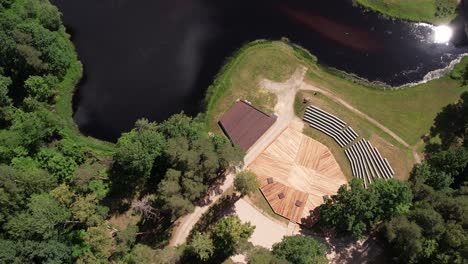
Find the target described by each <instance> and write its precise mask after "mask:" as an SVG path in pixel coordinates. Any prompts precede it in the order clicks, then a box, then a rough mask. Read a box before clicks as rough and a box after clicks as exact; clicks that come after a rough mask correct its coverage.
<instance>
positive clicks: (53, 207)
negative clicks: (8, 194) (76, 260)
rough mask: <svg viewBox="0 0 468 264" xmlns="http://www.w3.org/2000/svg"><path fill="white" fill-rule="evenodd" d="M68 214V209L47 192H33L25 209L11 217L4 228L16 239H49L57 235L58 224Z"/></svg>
mask: <svg viewBox="0 0 468 264" xmlns="http://www.w3.org/2000/svg"><path fill="white" fill-rule="evenodd" d="M70 216H71V214H70V211H69V210H68V209H67V208H65V207H63V206H62V205H61V204H60V203H59V202H57V201H56V200H55V199H54V198H53V197H52V196H50V195H49V194H47V193H43V194H34V195H33V196H31V199H30V200H29V203H28V205H27V210H26V211H23V212H20V213H18V214H17V215H16V216H15V217H12V218H11V219H10V220H9V221H8V223H6V224H5V229H6V230H7V231H8V234H9V235H10V236H11V237H12V238H16V239H28V238H40V239H49V238H53V237H56V236H57V235H58V233H59V231H60V230H59V229H57V228H58V227H59V226H58V224H64V223H65V222H66V221H68V220H69V219H70Z"/></svg>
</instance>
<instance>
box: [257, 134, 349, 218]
mask: <svg viewBox="0 0 468 264" xmlns="http://www.w3.org/2000/svg"><path fill="white" fill-rule="evenodd" d="M249 169H250V170H252V171H253V172H254V173H255V174H256V175H257V176H258V177H259V181H260V190H261V191H262V193H263V195H264V196H265V198H266V199H267V201H268V203H269V204H270V206H271V207H272V209H273V211H275V213H277V214H279V215H281V216H283V217H285V218H287V219H290V220H291V221H293V222H297V223H300V222H301V219H302V218H305V217H307V216H308V215H309V214H310V211H312V210H313V209H315V208H316V207H317V206H319V205H321V204H322V203H323V196H324V195H333V194H335V193H336V192H337V190H338V188H339V187H340V186H341V185H343V184H346V183H347V180H346V177H345V176H344V174H343V173H342V171H341V169H340V167H339V165H338V163H337V162H336V160H335V158H334V157H333V155H332V153H331V152H330V151H329V150H328V148H327V147H326V146H324V145H323V144H321V143H320V142H318V141H315V140H313V139H311V138H309V137H307V136H305V135H303V134H302V133H301V132H299V131H297V130H296V129H294V128H287V129H286V130H285V131H284V132H283V133H282V134H281V135H280V136H279V137H278V138H277V139H276V140H275V141H274V142H273V143H272V144H271V145H270V146H269V147H268V148H267V149H266V150H265V151H264V152H263V153H262V154H261V155H260V156H259V157H258V158H257V159H256V160H255V161H254V162H253V163H252V164H251V165H250V166H249ZM268 178H273V183H272V184H268V183H267V179H268ZM280 193H283V194H284V195H285V197H284V198H283V199H279V197H278V195H279V194H280ZM296 201H299V202H301V203H302V205H301V206H299V207H298V206H296Z"/></svg>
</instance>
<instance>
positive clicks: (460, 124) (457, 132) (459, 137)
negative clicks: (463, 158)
mask: <svg viewBox="0 0 468 264" xmlns="http://www.w3.org/2000/svg"><path fill="white" fill-rule="evenodd" d="M467 124H468V92H464V93H463V94H462V95H461V96H460V100H459V101H458V102H457V103H455V104H450V105H448V106H446V107H444V108H443V109H442V111H441V112H440V113H439V114H437V117H436V118H435V120H434V126H433V127H432V128H431V136H432V137H436V136H438V137H439V138H440V140H441V145H440V147H441V148H442V149H444V150H447V149H449V148H450V147H451V146H460V145H464V146H467V145H468V140H465V139H466V138H468V137H467V136H468V130H467V129H466V128H467Z"/></svg>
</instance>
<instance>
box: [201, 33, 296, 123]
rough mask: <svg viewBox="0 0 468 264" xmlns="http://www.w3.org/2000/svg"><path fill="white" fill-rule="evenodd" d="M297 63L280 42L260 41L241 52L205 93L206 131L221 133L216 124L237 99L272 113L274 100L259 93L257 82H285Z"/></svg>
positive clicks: (263, 92) (231, 60)
mask: <svg viewBox="0 0 468 264" xmlns="http://www.w3.org/2000/svg"><path fill="white" fill-rule="evenodd" d="M249 45H250V46H249ZM299 62H300V61H299V59H298V58H297V57H295V56H294V55H293V50H292V49H291V48H290V46H289V45H287V44H284V43H280V42H271V41H259V42H257V44H248V45H247V46H245V47H243V48H241V49H240V50H239V51H238V52H237V54H236V55H234V56H233V57H232V58H231V59H230V60H229V61H228V62H227V64H226V65H225V66H224V67H223V69H222V70H221V72H220V74H219V75H218V77H217V78H216V80H215V82H214V84H213V85H212V86H211V87H210V88H209V89H208V93H207V110H206V113H205V116H206V120H207V122H206V123H207V128H208V129H209V130H210V131H214V132H221V130H220V129H219V127H218V124H217V121H218V120H219V119H220V117H221V116H222V115H223V114H224V113H225V112H226V111H227V110H228V109H229V108H230V107H231V106H232V105H233V104H234V103H235V101H236V100H237V99H247V100H249V101H251V102H252V103H253V105H255V106H256V107H258V108H260V109H261V110H263V111H265V112H267V113H272V112H273V108H274V106H275V104H276V96H275V95H274V94H272V93H269V92H267V91H265V90H262V89H260V87H259V85H258V83H259V81H260V80H262V79H264V78H268V79H271V80H275V81H284V80H287V79H288V78H289V77H290V76H291V74H292V73H293V72H294V71H295V70H296V67H297V66H298V65H299Z"/></svg>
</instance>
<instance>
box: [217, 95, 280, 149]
mask: <svg viewBox="0 0 468 264" xmlns="http://www.w3.org/2000/svg"><path fill="white" fill-rule="evenodd" d="M275 121H276V117H275V116H270V115H268V114H266V113H264V112H262V111H260V110H258V109H257V108H255V107H254V106H252V105H250V104H249V103H247V102H245V101H242V100H240V101H237V102H236V104H235V105H234V106H233V107H232V108H231V109H230V110H229V111H228V112H227V113H225V114H224V116H223V117H222V118H221V120H220V121H219V124H220V126H221V128H222V129H223V130H224V133H226V135H227V136H228V137H229V139H230V140H231V141H232V143H233V144H235V145H238V146H239V147H240V148H242V149H243V150H245V151H247V150H248V149H249V148H250V147H251V146H252V145H253V144H254V143H255V142H256V141H257V140H258V139H259V138H260V137H261V136H262V135H263V134H264V133H265V132H266V131H267V130H268V128H270V127H271V125H273V123H274V122H275Z"/></svg>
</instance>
